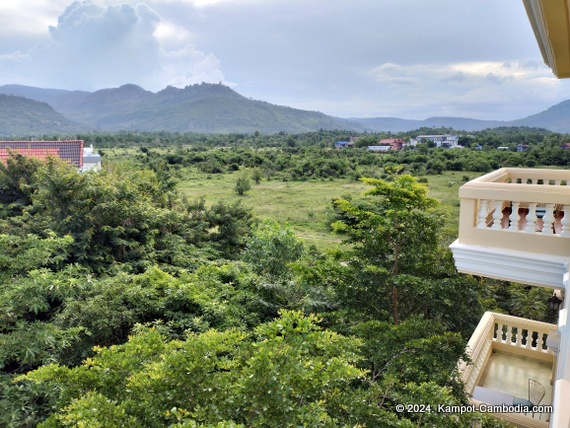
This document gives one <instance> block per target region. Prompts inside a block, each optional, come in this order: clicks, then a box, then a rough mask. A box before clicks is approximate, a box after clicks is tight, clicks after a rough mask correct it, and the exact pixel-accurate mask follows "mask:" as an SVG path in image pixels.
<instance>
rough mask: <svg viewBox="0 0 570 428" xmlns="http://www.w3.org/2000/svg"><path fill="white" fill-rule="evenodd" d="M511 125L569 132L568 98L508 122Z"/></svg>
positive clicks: (569, 113) (569, 108)
mask: <svg viewBox="0 0 570 428" xmlns="http://www.w3.org/2000/svg"><path fill="white" fill-rule="evenodd" d="M511 125H513V126H531V127H536V128H546V129H548V130H550V131H554V132H560V133H568V132H570V100H566V101H563V102H561V103H560V104H556V105H554V106H552V107H550V108H548V109H546V110H545V111H543V112H541V113H538V114H534V115H532V116H528V117H526V118H524V119H520V120H514V121H512V122H509V126H511Z"/></svg>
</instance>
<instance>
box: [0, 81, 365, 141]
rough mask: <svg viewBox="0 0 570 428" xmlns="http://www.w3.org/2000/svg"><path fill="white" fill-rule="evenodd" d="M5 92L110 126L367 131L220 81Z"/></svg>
mask: <svg viewBox="0 0 570 428" xmlns="http://www.w3.org/2000/svg"><path fill="white" fill-rule="evenodd" d="M2 92H4V93H10V94H14V95H20V94H25V96H26V97H29V98H32V99H37V100H42V101H45V102H48V103H50V104H51V105H52V106H53V107H54V108H55V109H56V110H57V111H59V112H61V113H62V114H63V115H65V116H66V117H67V118H69V119H71V120H73V121H76V122H80V123H86V124H88V125H90V126H92V127H93V128H95V129H101V130H106V131H119V130H137V131H170V132H202V133H230V132H241V133H253V132H255V131H259V132H261V133H275V132H280V131H285V132H306V131H315V130H319V129H347V130H354V131H363V130H364V127H363V126H362V125H360V124H358V123H356V122H354V121H351V120H348V119H340V118H335V117H332V116H327V115H325V114H322V113H319V112H314V111H306V110H299V109H293V108H290V107H282V106H276V105H273V104H270V103H266V102H263V101H254V100H251V99H249V98H246V97H244V96H242V95H240V94H238V93H237V92H235V91H234V90H232V89H231V88H229V87H227V86H224V85H221V84H208V83H202V84H199V85H191V86H187V87H185V88H184V89H178V88H173V87H167V88H165V89H164V90H162V91H160V92H157V93H152V92H149V91H145V90H144V89H142V88H140V87H139V86H136V85H124V86H121V87H120V88H113V89H103V90H100V91H96V92H93V93H88V92H80V91H74V92H72V91H68V92H65V91H63V92H62V91H60V90H47V89H39V88H29V87H23V86H18V85H7V86H3V87H0V93H2Z"/></svg>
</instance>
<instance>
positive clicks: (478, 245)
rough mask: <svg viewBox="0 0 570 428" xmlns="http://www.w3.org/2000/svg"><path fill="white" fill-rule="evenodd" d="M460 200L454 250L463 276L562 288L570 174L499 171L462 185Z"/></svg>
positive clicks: (568, 242)
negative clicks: (465, 274)
mask: <svg viewBox="0 0 570 428" xmlns="http://www.w3.org/2000/svg"><path fill="white" fill-rule="evenodd" d="M459 197H460V200H461V206H460V220H459V238H458V239H457V240H456V241H455V242H454V243H453V244H451V246H450V248H451V250H452V251H453V256H454V258H455V264H456V266H457V269H458V270H459V271H460V272H465V273H471V274H474V275H481V276H486V277H491V278H498V279H502V280H508V281H516V282H520V283H524V284H532V285H539V286H545V287H551V288H558V289H562V288H563V279H564V274H565V273H566V272H568V261H569V260H570V170H551V169H527V168H501V169H499V170H496V171H493V172H491V173H489V174H486V175H484V176H482V177H479V178H476V179H474V180H472V181H470V182H468V183H466V184H465V185H463V186H462V187H461V188H460V189H459ZM565 213H567V215H565Z"/></svg>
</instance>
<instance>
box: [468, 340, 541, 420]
mask: <svg viewBox="0 0 570 428" xmlns="http://www.w3.org/2000/svg"><path fill="white" fill-rule="evenodd" d="M551 376H552V363H550V362H546V361H540V360H536V359H533V358H528V357H522V356H518V355H515V354H511V353H506V352H501V351H494V352H493V354H492V355H491V358H490V359H489V363H488V364H487V367H486V368H485V371H484V373H483V376H482V380H481V381H480V383H479V385H480V386H483V387H485V388H489V389H494V390H497V391H501V392H504V393H507V394H509V395H513V396H516V397H523V398H526V397H528V379H529V378H532V379H535V380H537V381H538V382H540V383H541V384H542V385H544V387H545V388H546V395H545V396H544V398H543V399H542V401H541V402H540V404H543V405H544V404H552V385H551V384H550V379H551ZM541 419H542V418H541Z"/></svg>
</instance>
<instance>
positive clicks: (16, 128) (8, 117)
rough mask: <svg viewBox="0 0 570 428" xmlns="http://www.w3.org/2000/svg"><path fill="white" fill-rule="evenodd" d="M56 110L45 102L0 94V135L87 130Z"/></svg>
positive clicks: (87, 128) (84, 126) (86, 127)
mask: <svg viewBox="0 0 570 428" xmlns="http://www.w3.org/2000/svg"><path fill="white" fill-rule="evenodd" d="M89 129H90V127H89V126H87V125H80V124H77V123H74V122H72V121H71V120H69V119H67V118H66V117H65V116H63V115H62V114H61V113H58V112H56V111H55V110H54V109H53V108H52V107H51V106H49V105H48V104H46V103H43V102H39V101H34V100H30V99H28V98H23V97H17V96H13V95H4V94H0V136H3V137H9V136H24V135H30V136H35V135H39V134H52V133H69V132H78V131H81V130H85V131H87V130H89Z"/></svg>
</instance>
